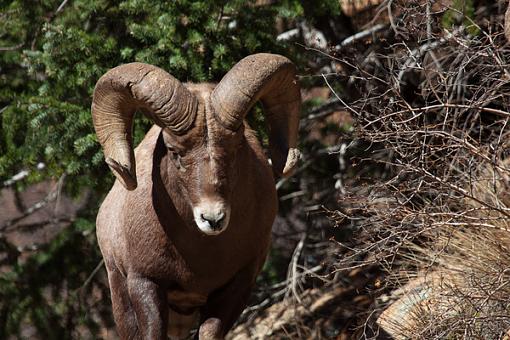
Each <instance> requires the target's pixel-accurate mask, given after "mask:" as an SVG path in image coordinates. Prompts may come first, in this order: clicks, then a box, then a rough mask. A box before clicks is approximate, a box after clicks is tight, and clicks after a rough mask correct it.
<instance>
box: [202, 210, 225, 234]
mask: <svg viewBox="0 0 510 340" xmlns="http://www.w3.org/2000/svg"><path fill="white" fill-rule="evenodd" d="M200 218H202V220H204V221H205V222H207V223H209V225H210V226H211V229H213V230H218V229H220V228H221V223H222V222H223V220H224V219H225V214H224V213H220V214H219V215H218V216H205V215H204V214H200Z"/></svg>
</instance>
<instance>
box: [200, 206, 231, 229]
mask: <svg viewBox="0 0 510 340" xmlns="http://www.w3.org/2000/svg"><path fill="white" fill-rule="evenodd" d="M193 218H194V220H195V224H196V225H197V227H198V229H200V230H201V231H202V232H203V233H205V234H207V235H218V234H220V233H222V232H224V231H225V230H226V229H227V226H228V223H229V220H230V207H229V206H228V205H226V204H225V203H223V202H222V201H214V202H211V201H205V202H201V203H200V204H198V205H196V206H195V207H193Z"/></svg>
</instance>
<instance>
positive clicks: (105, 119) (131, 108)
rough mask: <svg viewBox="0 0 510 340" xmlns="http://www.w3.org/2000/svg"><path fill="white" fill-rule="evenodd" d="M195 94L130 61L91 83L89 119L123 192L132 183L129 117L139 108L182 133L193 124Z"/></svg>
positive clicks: (159, 72)
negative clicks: (90, 116) (95, 82)
mask: <svg viewBox="0 0 510 340" xmlns="http://www.w3.org/2000/svg"><path fill="white" fill-rule="evenodd" d="M197 108H198V101H197V99H196V97H195V96H194V95H193V94H192V93H191V92H189V91H188V90H187V89H186V88H185V87H184V86H183V85H182V84H181V83H180V82H179V81H178V80H177V79H175V78H174V77H172V76H171V75H170V74H168V73H167V72H165V71H164V70H162V69H160V68H158V67H155V66H152V65H148V64H143V63H130V64H125V65H121V66H118V67H115V68H113V69H111V70H110V71H108V72H107V73H105V74H104V75H103V76H102V77H101V78H100V79H99V80H98V81H97V84H96V87H95V89H94V96H93V99H92V121H93V123H94V129H95V130H96V134H97V138H98V140H99V142H100V143H101V146H102V147H103V151H104V155H105V160H106V163H107V164H108V166H109V167H110V169H111V170H112V172H113V174H114V175H115V177H117V179H118V180H119V181H120V182H121V183H122V185H123V186H124V187H125V188H126V189H128V190H134V189H135V188H136V186H137V180H136V165H135V158H134V153H133V138H132V129H133V115H134V113H135V111H136V110H138V109H139V110H141V111H142V112H144V113H145V114H146V115H147V116H148V117H149V118H151V119H152V120H153V121H154V122H155V123H156V124H158V125H159V126H161V127H163V128H166V129H167V130H170V131H172V132H173V133H175V134H183V133H185V132H186V131H187V130H188V129H190V127H191V126H192V124H193V122H194V120H195V116H196V112H197Z"/></svg>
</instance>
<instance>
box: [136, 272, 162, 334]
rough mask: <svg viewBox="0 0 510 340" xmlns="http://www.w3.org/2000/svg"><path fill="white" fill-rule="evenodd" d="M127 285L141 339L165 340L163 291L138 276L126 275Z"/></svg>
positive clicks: (156, 285) (151, 282) (153, 283)
mask: <svg viewBox="0 0 510 340" xmlns="http://www.w3.org/2000/svg"><path fill="white" fill-rule="evenodd" d="M127 283H128V291H129V299H130V300H131V305H132V306H133V309H134V311H135V315H136V321H137V323H138V330H139V333H140V335H141V338H142V339H144V340H145V339H147V340H166V338H167V336H166V329H167V326H168V305H167V303H166V297H165V292H164V289H162V288H161V287H160V286H159V285H158V284H156V283H155V282H153V281H151V280H149V279H147V278H144V277H141V276H138V275H128V277H127Z"/></svg>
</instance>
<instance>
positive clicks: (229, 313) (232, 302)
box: [198, 266, 258, 340]
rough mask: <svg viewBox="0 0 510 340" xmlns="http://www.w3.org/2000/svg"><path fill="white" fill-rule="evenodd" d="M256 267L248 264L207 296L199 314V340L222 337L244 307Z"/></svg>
mask: <svg viewBox="0 0 510 340" xmlns="http://www.w3.org/2000/svg"><path fill="white" fill-rule="evenodd" d="M257 269H258V267H256V266H249V267H247V268H245V269H244V270H243V271H241V272H239V273H237V275H236V276H235V277H234V278H233V279H232V280H231V281H230V282H229V283H228V284H227V285H225V286H223V287H222V288H221V289H219V290H218V291H215V292H214V293H213V294H211V295H210V296H209V299H208V300H207V304H206V305H205V306H204V307H202V309H201V315H200V328H199V332H198V338H199V339H200V340H219V339H223V338H224V337H225V335H226V333H227V332H228V331H229V330H230V328H231V327H232V326H233V325H234V323H235V322H236V320H237V318H238V317H239V315H240V314H241V312H242V311H243V309H244V307H246V303H247V302H248V298H249V297H250V293H251V290H252V288H253V285H254V283H255V278H256V276H257V272H258V270H257Z"/></svg>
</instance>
